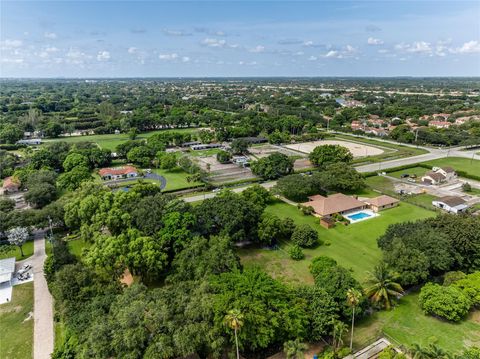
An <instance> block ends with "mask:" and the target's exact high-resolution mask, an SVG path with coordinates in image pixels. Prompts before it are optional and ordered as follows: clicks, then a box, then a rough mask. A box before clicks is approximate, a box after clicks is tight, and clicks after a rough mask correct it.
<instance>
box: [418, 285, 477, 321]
mask: <svg viewBox="0 0 480 359" xmlns="http://www.w3.org/2000/svg"><path fill="white" fill-rule="evenodd" d="M418 300H419V303H420V307H421V308H422V309H423V311H424V312H425V314H428V315H435V316H438V317H441V318H444V319H447V320H450V321H454V322H458V321H460V320H462V319H463V318H464V317H465V316H466V315H467V313H468V311H469V310H470V306H471V304H472V303H471V301H470V299H469V298H468V297H467V296H466V295H465V294H464V293H463V291H462V290H461V289H459V288H456V287H453V286H449V287H444V286H440V285H438V284H434V283H427V284H425V285H424V286H423V288H422V290H421V291H420V296H419V297H418Z"/></svg>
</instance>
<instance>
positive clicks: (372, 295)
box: [365, 262, 403, 309]
mask: <svg viewBox="0 0 480 359" xmlns="http://www.w3.org/2000/svg"><path fill="white" fill-rule="evenodd" d="M395 280H396V277H395V276H394V275H393V274H392V272H391V271H390V270H389V269H388V268H387V265H386V264H385V262H380V264H378V265H377V266H375V268H374V270H373V273H369V278H368V280H367V283H368V284H369V287H367V288H366V289H365V294H366V295H367V297H368V298H369V299H370V300H371V301H372V302H373V303H377V304H378V303H380V304H381V305H382V306H383V307H384V308H386V309H390V308H391V307H392V298H393V297H398V296H400V295H402V294H403V288H402V286H401V285H400V284H398V283H397V282H395Z"/></svg>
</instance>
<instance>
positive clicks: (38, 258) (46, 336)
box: [28, 231, 54, 359]
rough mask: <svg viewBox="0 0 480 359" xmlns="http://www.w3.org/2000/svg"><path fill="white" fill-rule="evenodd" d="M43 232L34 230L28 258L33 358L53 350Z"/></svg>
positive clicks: (47, 355) (43, 358) (42, 358)
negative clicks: (32, 250)
mask: <svg viewBox="0 0 480 359" xmlns="http://www.w3.org/2000/svg"><path fill="white" fill-rule="evenodd" d="M44 238H45V232H44V231H37V232H35V239H34V242H33V248H34V252H33V256H32V257H30V258H29V259H28V261H29V263H31V264H32V266H33V278H34V280H33V288H34V304H33V319H34V326H33V359H49V358H50V354H51V353H52V352H53V339H54V333H53V299H52V295H51V294H50V292H49V291H48V286H47V281H46V280H45V276H44V275H43V262H44V261H45V258H46V255H45V240H44Z"/></svg>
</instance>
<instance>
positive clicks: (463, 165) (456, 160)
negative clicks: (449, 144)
mask: <svg viewBox="0 0 480 359" xmlns="http://www.w3.org/2000/svg"><path fill="white" fill-rule="evenodd" d="M425 164H427V165H429V166H432V167H433V166H437V167H443V166H450V167H453V169H455V170H456V171H463V172H467V173H469V174H472V175H477V176H479V175H480V161H478V160H471V159H469V158H463V157H447V158H439V159H438V160H433V161H427V162H425Z"/></svg>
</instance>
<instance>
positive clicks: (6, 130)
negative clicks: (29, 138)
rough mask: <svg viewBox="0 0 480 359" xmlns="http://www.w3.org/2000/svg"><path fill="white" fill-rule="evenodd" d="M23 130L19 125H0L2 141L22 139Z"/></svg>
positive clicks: (8, 141) (0, 140)
mask: <svg viewBox="0 0 480 359" xmlns="http://www.w3.org/2000/svg"><path fill="white" fill-rule="evenodd" d="M22 137H23V131H22V130H21V129H20V127H19V126H16V125H13V124H5V125H3V126H1V127H0V143H15V142H17V141H18V140H21V139H22Z"/></svg>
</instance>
